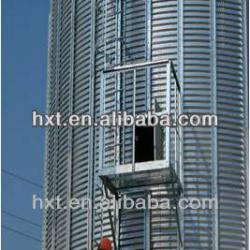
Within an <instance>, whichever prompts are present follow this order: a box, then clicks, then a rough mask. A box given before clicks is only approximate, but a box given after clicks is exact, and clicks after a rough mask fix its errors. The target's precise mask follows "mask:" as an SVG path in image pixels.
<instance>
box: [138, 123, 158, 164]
mask: <svg viewBox="0 0 250 250" xmlns="http://www.w3.org/2000/svg"><path fill="white" fill-rule="evenodd" d="M153 160H154V128H153V127H136V128H135V162H146V161H153Z"/></svg>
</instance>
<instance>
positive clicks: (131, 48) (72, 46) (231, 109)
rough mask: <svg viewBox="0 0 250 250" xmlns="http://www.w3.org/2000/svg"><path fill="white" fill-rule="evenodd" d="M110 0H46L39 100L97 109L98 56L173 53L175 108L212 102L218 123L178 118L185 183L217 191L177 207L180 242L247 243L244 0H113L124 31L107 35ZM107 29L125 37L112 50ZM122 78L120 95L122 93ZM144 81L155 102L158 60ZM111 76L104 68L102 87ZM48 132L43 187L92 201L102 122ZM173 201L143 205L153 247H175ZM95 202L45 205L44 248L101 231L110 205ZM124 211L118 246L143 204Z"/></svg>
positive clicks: (109, 61)
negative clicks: (189, 206) (164, 208)
mask: <svg viewBox="0 0 250 250" xmlns="http://www.w3.org/2000/svg"><path fill="white" fill-rule="evenodd" d="M117 2H119V1H114V0H106V1H103V0H96V1H94V0H92V1H87V0H61V1H60V0H53V1H51V14H50V39H49V43H50V48H49V74H48V112H49V113H55V112H56V111H61V112H62V113H63V114H64V115H66V116H67V115H68V114H70V113H72V112H73V113H76V114H83V113H90V114H92V115H93V116H94V117H99V115H100V99H101V98H102V96H101V95H100V74H101V72H102V70H103V69H104V65H114V64H116V63H123V64H126V63H133V62H138V61H146V60H152V61H154V60H158V59H163V58H164V59H166V58H169V59H171V60H173V61H174V63H175V66H176V68H177V70H178V77H179V80H180V82H181V83H182V88H183V103H184V104H183V111H184V112H190V113H217V114H219V126H218V128H185V129H184V136H183V171H182V176H181V178H182V179H183V181H184V195H185V196H187V197H200V198H205V197H210V198H211V197H216V198H218V199H219V209H218V210H185V211H183V223H182V224H181V227H182V230H183V235H184V249H192V250H195V249H197V250H198V249H199V250H200V249H209V250H210V249H213V250H215V249H225V250H228V249H235V250H236V249H237V250H238V249H247V240H246V231H247V225H246V222H245V220H246V216H247V211H246V210H247V204H246V201H247V199H246V193H245V191H246V189H247V185H246V182H247V181H246V176H245V175H246V172H247V171H246V168H247V163H246V162H247V156H246V146H245V142H246V134H245V132H246V130H245V129H244V128H245V126H246V99H247V98H246V96H245V92H246V89H247V87H246V85H247V76H246V73H245V72H244V69H245V64H246V54H245V53H244V46H246V38H245V34H244V32H245V30H246V27H245V20H246V1H244V0H235V1H231V0H224V1H219V0H218V1H215V0H199V1H198V0H196V1H195V0H178V1H174V0H169V1H162V0H150V1H149V0H147V1H144V0H134V1H132V0H131V1H130V0H126V1H121V6H122V10H123V18H122V20H123V21H122V31H121V37H118V38H115V33H116V28H117V27H116V21H115V9H116V3H117ZM104 6H107V8H106V9H107V12H106V13H105V11H104ZM104 15H106V16H107V19H106V23H105V18H104ZM114 39H120V41H122V42H121V57H119V58H118V57H117V48H116V47H115V40H114ZM119 60H120V61H119ZM128 79H129V76H128ZM144 79H146V75H145V74H144V73H143V72H142V73H141V76H140V80H139V78H138V80H139V81H138V84H139V85H138V90H139V91H138V95H137V99H138V100H140V103H141V104H140V105H139V106H138V109H139V110H140V109H142V110H143V109H144V108H145V105H144V103H145V102H144V101H145V91H144V89H145V88H146V85H145V81H144ZM147 79H148V78H147ZM127 81H128V96H125V97H126V98H127V100H129V98H130V96H129V80H127ZM150 81H151V83H152V88H151V96H152V100H153V98H155V97H157V98H158V99H159V100H160V103H161V99H163V97H164V81H163V70H162V69H155V70H152V71H151V73H150ZM112 84H113V82H112V80H111V81H110V86H109V87H110V88H112ZM126 105H128V106H127V107H128V108H129V103H126ZM161 105H162V107H163V106H164V104H163V102H162V103H161ZM127 136H128V138H129V137H130V131H128V133H127ZM126 138H127V137H126ZM46 143H47V150H46V177H45V179H46V194H47V196H48V197H55V196H57V195H60V196H61V197H62V198H70V197H75V198H82V197H88V198H90V199H91V200H92V201H93V204H92V205H94V204H97V203H98V202H99V201H100V198H101V192H100V190H99V189H98V188H97V186H96V184H97V183H98V182H99V180H98V169H99V145H100V144H99V130H98V129H93V128H74V129H72V128H70V129H68V128H49V129H48V130H47V137H46ZM130 148H131V144H128V147H127V148H126V150H127V151H126V150H125V152H126V154H124V155H123V156H122V161H126V160H129V159H130V158H131V155H130V153H129V152H130ZM167 193H168V194H169V193H170V191H168V190H166V189H162V188H158V189H152V195H153V197H160V196H163V197H164V196H165V195H166V194H167ZM134 195H135V196H136V195H141V193H138V194H134ZM170 195H171V194H170ZM171 213H172V212H171V211H170V212H168V213H163V212H160V211H154V212H152V213H151V233H150V242H151V249H176V248H177V235H176V221H175V220H174V216H172V214H171ZM100 214H101V213H100V211H96V212H95V211H94V210H91V211H88V212H87V211H81V210H71V211H70V210H66V211H65V210H62V211H57V210H53V211H47V212H46V213H45V230H44V236H45V240H44V248H45V249H92V248H94V246H95V243H96V242H97V241H98V240H99V239H100V237H101V234H106V235H110V225H109V219H108V214H107V213H103V217H100ZM124 218H125V219H124V221H121V237H120V244H121V249H129V250H130V249H143V242H144V240H145V239H144V236H143V234H142V230H143V227H144V226H143V224H144V219H143V218H144V215H143V213H142V212H140V211H132V212H131V213H130V214H126V213H125V214H124ZM101 221H102V223H101ZM101 225H102V228H101Z"/></svg>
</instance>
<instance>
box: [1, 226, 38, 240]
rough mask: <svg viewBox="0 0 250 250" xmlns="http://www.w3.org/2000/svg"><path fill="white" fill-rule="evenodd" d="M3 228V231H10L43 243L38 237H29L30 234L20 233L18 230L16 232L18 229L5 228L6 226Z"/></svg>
mask: <svg viewBox="0 0 250 250" xmlns="http://www.w3.org/2000/svg"><path fill="white" fill-rule="evenodd" d="M1 227H2V228H3V229H5V230H7V231H10V232H12V233H15V234H18V235H21V236H23V237H26V238H29V239H31V240H34V241H37V242H39V243H41V242H42V241H41V239H38V238H36V237H34V236H32V235H29V234H26V233H23V232H20V231H18V230H16V229H13V228H11V227H8V226H5V225H2V226H1Z"/></svg>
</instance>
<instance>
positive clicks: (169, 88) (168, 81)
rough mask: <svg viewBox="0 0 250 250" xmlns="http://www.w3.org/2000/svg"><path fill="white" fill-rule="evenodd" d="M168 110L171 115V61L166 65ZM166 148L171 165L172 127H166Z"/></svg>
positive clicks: (167, 158)
mask: <svg viewBox="0 0 250 250" xmlns="http://www.w3.org/2000/svg"><path fill="white" fill-rule="evenodd" d="M166 111H167V115H169V116H170V115H171V61H169V62H168V63H167V65H166ZM165 141H166V146H165V147H166V148H165V158H166V162H167V165H168V166H169V167H170V163H171V162H170V127H166V134H165Z"/></svg>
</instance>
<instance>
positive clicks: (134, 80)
mask: <svg viewBox="0 0 250 250" xmlns="http://www.w3.org/2000/svg"><path fill="white" fill-rule="evenodd" d="M133 73H134V74H133V78H134V79H133V118H135V115H136V69H134V71H133ZM132 150H133V162H132V172H135V123H134V124H133V149H132Z"/></svg>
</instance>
